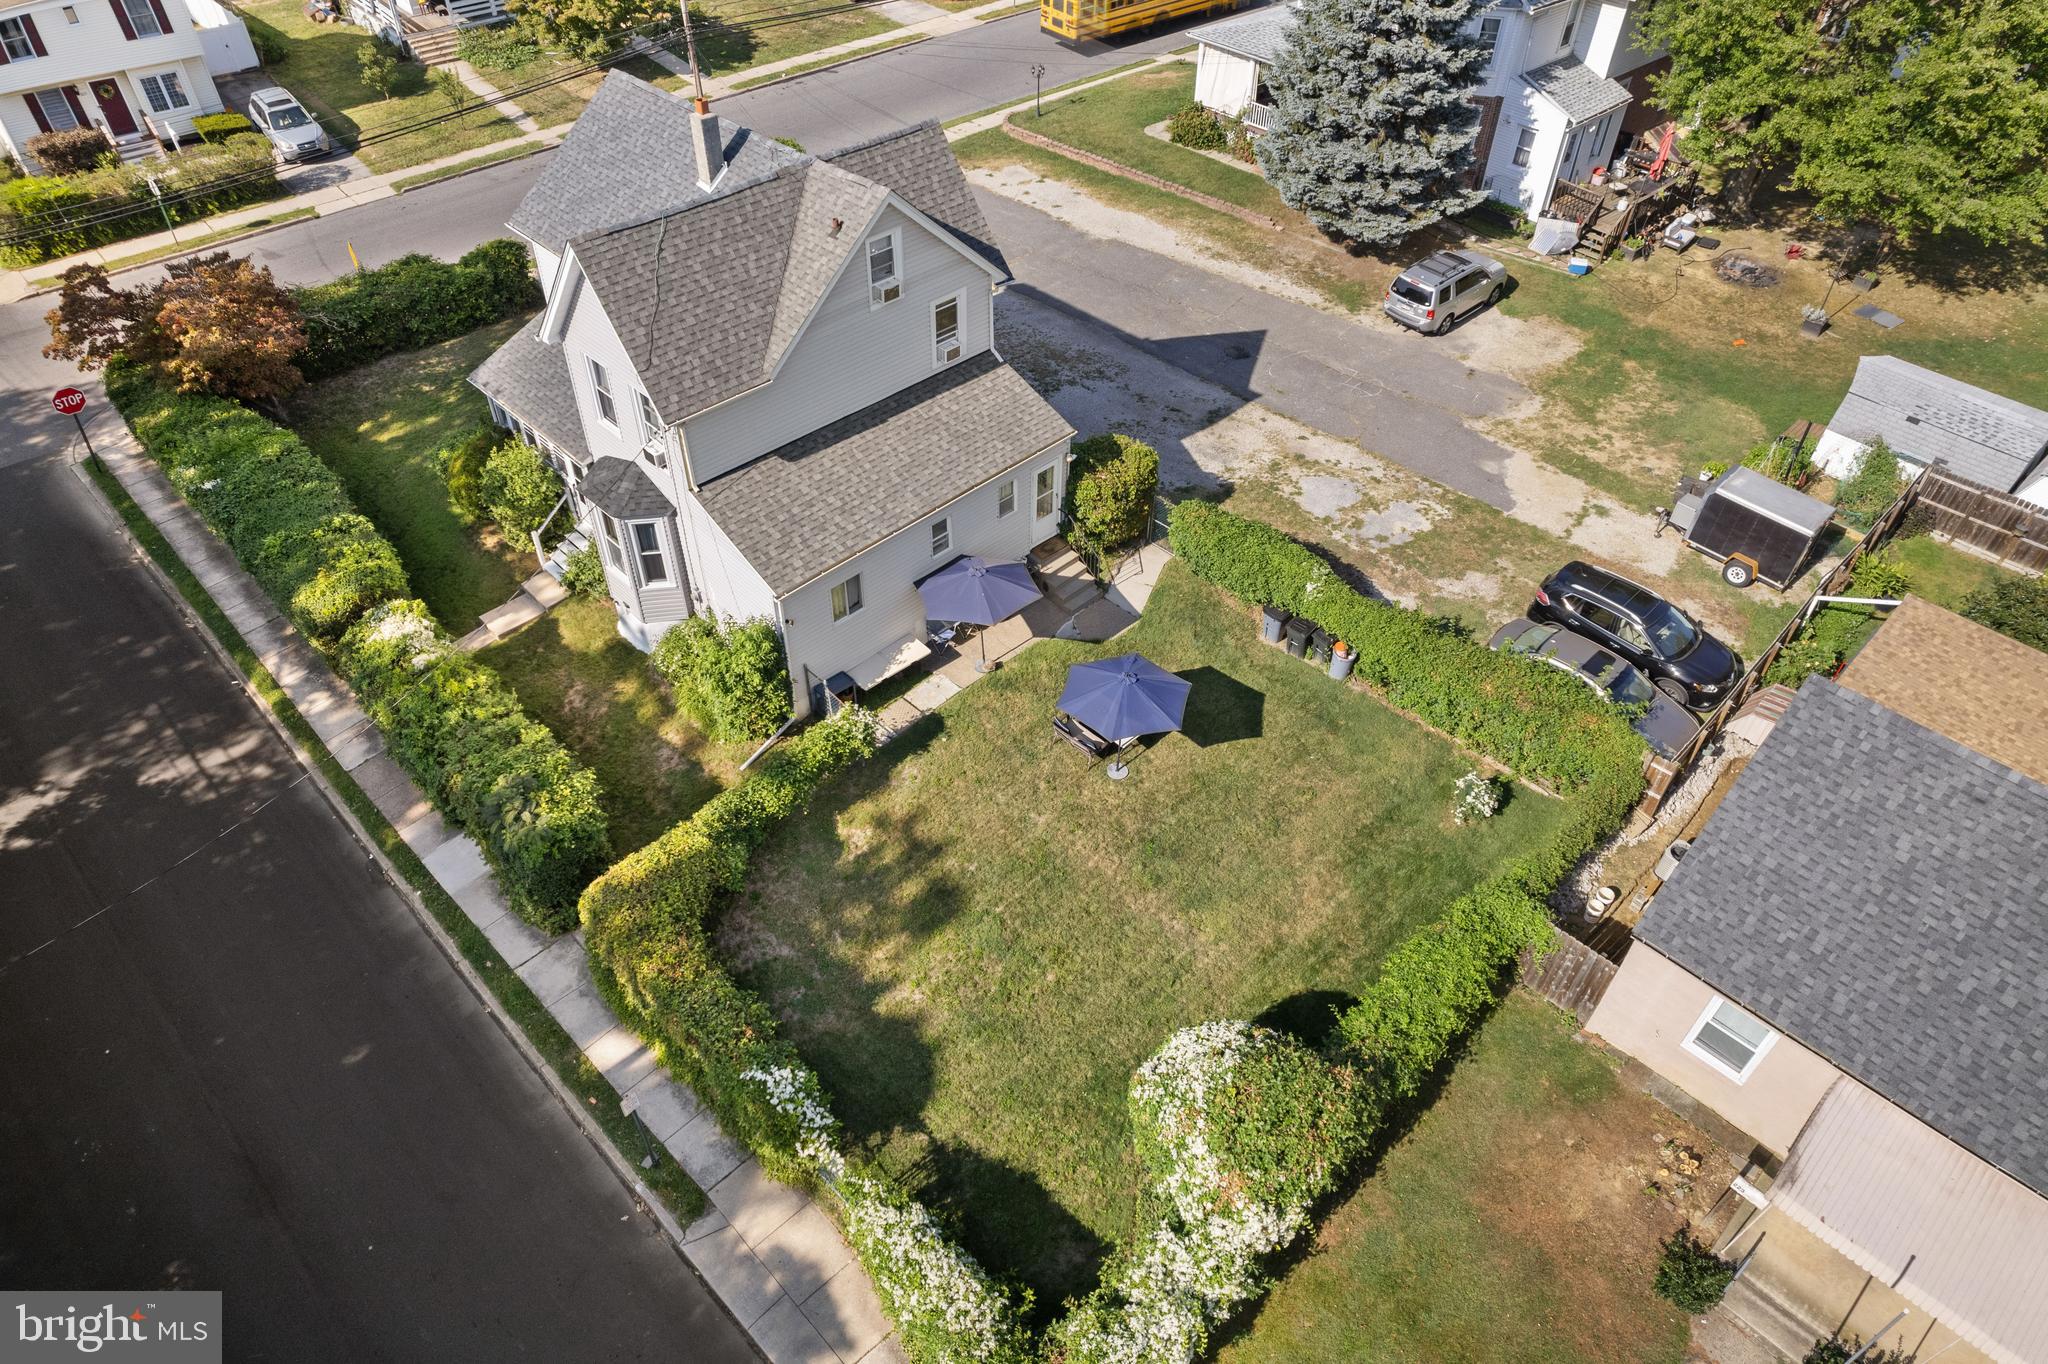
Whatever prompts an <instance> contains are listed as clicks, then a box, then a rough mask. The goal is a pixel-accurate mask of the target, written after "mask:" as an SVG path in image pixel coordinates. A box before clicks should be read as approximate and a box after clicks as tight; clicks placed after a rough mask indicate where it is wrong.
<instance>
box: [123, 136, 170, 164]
mask: <svg viewBox="0 0 2048 1364" xmlns="http://www.w3.org/2000/svg"><path fill="white" fill-rule="evenodd" d="M163 154H164V148H163V144H162V143H160V142H158V141H157V140H156V139H155V138H153V137H151V136H150V135H149V134H148V133H137V134H135V135H134V136H133V137H118V138H115V139H114V155H115V156H118V157H120V158H121V164H122V165H124V166H132V165H134V164H135V163H136V162H138V161H155V160H157V159H159V158H160V157H162V156H163Z"/></svg>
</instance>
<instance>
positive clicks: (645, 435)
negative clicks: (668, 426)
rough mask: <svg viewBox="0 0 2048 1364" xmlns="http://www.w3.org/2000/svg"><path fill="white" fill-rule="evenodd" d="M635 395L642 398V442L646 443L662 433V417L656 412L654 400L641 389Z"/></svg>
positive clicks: (634, 392) (635, 391)
mask: <svg viewBox="0 0 2048 1364" xmlns="http://www.w3.org/2000/svg"><path fill="white" fill-rule="evenodd" d="M633 396H634V397H636V398H638V399H639V400H640V442H641V444H643V445H644V444H646V443H647V442H649V441H651V440H653V439H654V438H655V437H656V436H658V435H660V434H661V418H660V417H658V416H656V415H655V414H654V400H653V399H652V398H649V397H648V396H647V395H646V394H645V393H642V392H641V391H640V390H639V389H637V388H636V389H634V390H633Z"/></svg>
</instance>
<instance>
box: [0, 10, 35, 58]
mask: <svg viewBox="0 0 2048 1364" xmlns="http://www.w3.org/2000/svg"><path fill="white" fill-rule="evenodd" d="M0 47H4V48H6V49H7V60H8V61H10V62H25V61H27V60H28V59H29V58H31V57H33V56H35V55H36V45H35V40H34V39H32V38H30V37H29V36H28V25H26V24H24V23H23V22H22V21H21V20H19V19H0Z"/></svg>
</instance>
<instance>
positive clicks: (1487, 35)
mask: <svg viewBox="0 0 2048 1364" xmlns="http://www.w3.org/2000/svg"><path fill="white" fill-rule="evenodd" d="M1499 47H1500V16H1499V15H1498V14H1489V15H1487V16H1486V17H1485V18H1484V19H1481V20H1480V21H1479V50H1480V52H1481V54H1482V55H1481V57H1480V59H1479V74H1480V75H1482V76H1483V75H1485V74H1486V73H1487V72H1489V71H1491V70H1493V54H1494V52H1495V51H1497V50H1498V49H1499Z"/></svg>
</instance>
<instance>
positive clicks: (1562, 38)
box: [1557, 0, 1586, 52]
mask: <svg viewBox="0 0 2048 1364" xmlns="http://www.w3.org/2000/svg"><path fill="white" fill-rule="evenodd" d="M1585 8H1586V0H1572V7H1571V9H1570V10H1568V11H1566V13H1565V17H1564V28H1563V30H1562V31H1561V32H1560V33H1559V34H1558V35H1557V50H1558V51H1560V52H1563V51H1567V50H1568V49H1570V47H1571V45H1572V39H1573V38H1574V37H1576V36H1577V35H1578V32H1579V18H1580V16H1581V14H1582V13H1583V12H1584V11H1585Z"/></svg>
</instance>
